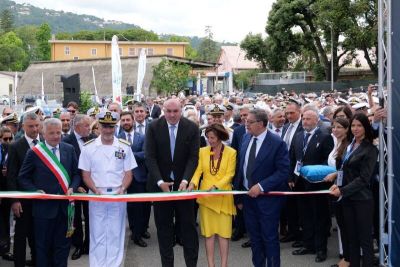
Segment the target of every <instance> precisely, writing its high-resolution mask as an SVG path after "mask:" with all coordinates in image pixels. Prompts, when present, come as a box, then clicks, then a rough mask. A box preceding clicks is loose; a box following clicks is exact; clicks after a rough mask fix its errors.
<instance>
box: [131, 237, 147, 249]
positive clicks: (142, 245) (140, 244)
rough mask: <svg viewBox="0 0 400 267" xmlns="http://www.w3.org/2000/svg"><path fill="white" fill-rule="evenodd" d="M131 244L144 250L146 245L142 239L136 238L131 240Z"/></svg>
mask: <svg viewBox="0 0 400 267" xmlns="http://www.w3.org/2000/svg"><path fill="white" fill-rule="evenodd" d="M133 243H135V244H136V245H138V246H139V247H142V248H145V247H147V243H146V242H144V241H143V239H141V238H138V239H135V240H133Z"/></svg>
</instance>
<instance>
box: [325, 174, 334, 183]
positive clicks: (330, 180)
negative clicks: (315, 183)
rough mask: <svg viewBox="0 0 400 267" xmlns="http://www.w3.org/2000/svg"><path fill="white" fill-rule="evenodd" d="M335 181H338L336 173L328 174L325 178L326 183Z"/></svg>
mask: <svg viewBox="0 0 400 267" xmlns="http://www.w3.org/2000/svg"><path fill="white" fill-rule="evenodd" d="M335 179H336V172H334V173H331V174H328V175H327V176H325V178H324V182H330V183H332V182H333V181H335Z"/></svg>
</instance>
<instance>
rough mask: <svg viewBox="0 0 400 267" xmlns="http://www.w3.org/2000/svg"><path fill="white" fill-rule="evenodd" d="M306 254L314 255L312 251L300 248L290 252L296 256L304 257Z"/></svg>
mask: <svg viewBox="0 0 400 267" xmlns="http://www.w3.org/2000/svg"><path fill="white" fill-rule="evenodd" d="M306 254H315V251H314V250H311V249H308V248H300V249H296V250H294V251H292V255H295V256H298V255H306Z"/></svg>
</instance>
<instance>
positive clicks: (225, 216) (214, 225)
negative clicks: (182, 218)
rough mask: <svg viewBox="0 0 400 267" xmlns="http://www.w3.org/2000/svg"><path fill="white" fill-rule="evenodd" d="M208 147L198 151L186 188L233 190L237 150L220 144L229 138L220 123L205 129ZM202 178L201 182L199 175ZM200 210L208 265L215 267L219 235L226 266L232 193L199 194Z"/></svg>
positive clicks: (232, 210) (223, 262)
mask: <svg viewBox="0 0 400 267" xmlns="http://www.w3.org/2000/svg"><path fill="white" fill-rule="evenodd" d="M205 135H206V137H207V139H208V142H209V144H210V146H207V147H203V148H201V149H200V153H199V163H198V165H197V169H196V172H195V173H194V175H193V177H192V180H191V182H190V184H189V187H188V190H189V191H191V190H193V189H200V190H210V191H211V190H216V189H219V190H232V180H233V176H234V175H235V167H236V151H235V150H234V149H233V148H231V147H228V146H225V145H224V144H222V141H226V140H227V139H228V138H229V134H228V132H227V131H226V130H225V128H224V126H222V125H220V124H212V125H210V126H208V127H207V128H206V130H205ZM201 175H203V179H202V180H201V183H200V188H199V181H200V177H201ZM197 203H199V210H200V229H201V234H202V235H203V236H204V237H205V238H206V244H205V245H206V253H207V262H208V266H209V267H214V266H215V264H214V242H215V237H216V236H218V243H219V251H220V254H221V266H223V267H226V266H228V251H229V239H230V238H231V235H232V215H236V209H235V206H234V203H233V196H232V195H224V196H212V197H202V198H198V199H197Z"/></svg>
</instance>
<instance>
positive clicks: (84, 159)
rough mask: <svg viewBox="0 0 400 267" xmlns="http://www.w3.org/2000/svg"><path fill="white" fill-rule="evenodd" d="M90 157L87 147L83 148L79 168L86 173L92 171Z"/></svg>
mask: <svg viewBox="0 0 400 267" xmlns="http://www.w3.org/2000/svg"><path fill="white" fill-rule="evenodd" d="M90 167H91V164H90V156H89V151H88V148H87V147H86V146H84V147H82V151H81V155H80V156H79V164H78V168H79V169H81V170H84V171H90V169H91V168H90Z"/></svg>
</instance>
